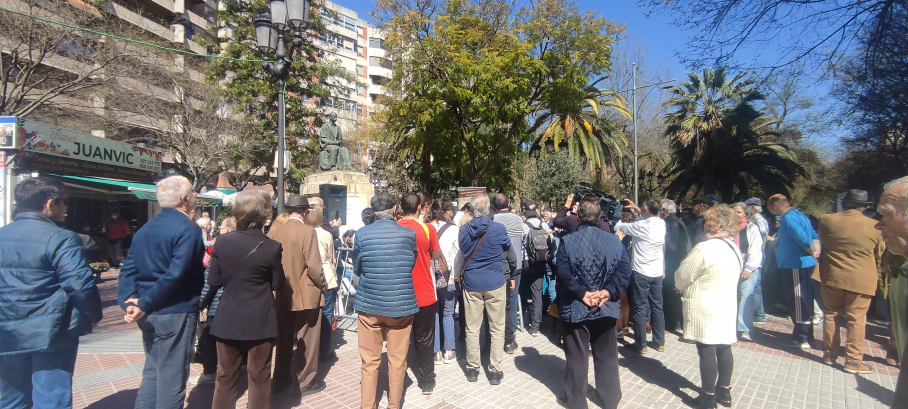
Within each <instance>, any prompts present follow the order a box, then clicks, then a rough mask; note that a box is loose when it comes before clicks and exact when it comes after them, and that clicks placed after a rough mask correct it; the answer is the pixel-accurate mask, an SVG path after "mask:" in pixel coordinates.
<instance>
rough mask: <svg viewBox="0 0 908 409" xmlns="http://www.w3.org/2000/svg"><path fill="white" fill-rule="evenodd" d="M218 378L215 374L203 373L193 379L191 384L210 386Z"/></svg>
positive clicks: (190, 381)
mask: <svg viewBox="0 0 908 409" xmlns="http://www.w3.org/2000/svg"><path fill="white" fill-rule="evenodd" d="M216 378H217V374H213V373H203V374H201V375H199V376H198V377H195V378H192V379H190V380H189V383H191V384H193V385H208V384H212V383H214V380H215V379H216Z"/></svg>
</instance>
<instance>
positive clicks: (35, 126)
mask: <svg viewBox="0 0 908 409" xmlns="http://www.w3.org/2000/svg"><path fill="white" fill-rule="evenodd" d="M7 118H8V117H5V118H2V119H3V120H6V119H7ZM16 125H17V127H16V135H15V144H14V147H15V148H22V147H25V148H24V151H28V152H32V153H36V154H39V155H40V156H38V157H35V156H33V159H37V158H41V157H44V156H53V157H57V158H63V159H68V160H59V161H58V164H59V165H60V166H70V167H71V166H74V163H73V160H77V161H84V162H90V163H92V164H94V165H96V166H95V167H97V168H100V169H108V168H105V165H106V166H107V167H116V168H126V169H132V170H134V171H137V172H136V173H137V174H138V173H142V174H144V172H160V171H161V153H160V152H158V151H156V150H152V149H147V148H140V147H138V146H135V145H132V144H128V143H124V142H119V141H114V140H110V139H105V138H98V137H96V136H92V135H88V134H84V133H81V132H76V131H72V130H69V129H65V128H60V127H57V126H52V125H47V124H43V123H41V122H35V121H32V120H28V119H21V118H19V119H17V120H16ZM3 126H6V123H3V122H2V121H0V135H2V134H3V132H5V128H3ZM26 141H29V142H30V143H27V142H26ZM42 163H45V164H46V163H47V160H42ZM83 167H85V166H84V165H83ZM86 169H90V167H88V168H86ZM112 169H113V168H110V169H108V170H107V171H108V172H111V171H112ZM35 170H44V169H35ZM78 174H82V173H78ZM91 176H98V175H94V174H92V175H91Z"/></svg>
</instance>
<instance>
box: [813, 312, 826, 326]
mask: <svg viewBox="0 0 908 409" xmlns="http://www.w3.org/2000/svg"><path fill="white" fill-rule="evenodd" d="M825 320H826V317H825V316H824V315H823V314H819V315H815V316H814V317H813V321H812V322H813V325H820V324H822V323H823V321H825Z"/></svg>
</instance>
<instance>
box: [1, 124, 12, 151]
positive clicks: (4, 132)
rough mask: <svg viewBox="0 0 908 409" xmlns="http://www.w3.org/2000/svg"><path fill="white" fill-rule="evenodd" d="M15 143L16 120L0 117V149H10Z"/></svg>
mask: <svg viewBox="0 0 908 409" xmlns="http://www.w3.org/2000/svg"><path fill="white" fill-rule="evenodd" d="M15 143H16V118H13V117H11V116H0V149H4V148H5V149H10V148H12V147H13V146H14V145H15Z"/></svg>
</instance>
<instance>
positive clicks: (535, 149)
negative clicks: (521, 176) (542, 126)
mask: <svg viewBox="0 0 908 409" xmlns="http://www.w3.org/2000/svg"><path fill="white" fill-rule="evenodd" d="M541 152H542V147H541V146H539V144H538V143H534V144H533V146H531V147H530V155H532V156H533V159H539V154H540V153H541Z"/></svg>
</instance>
